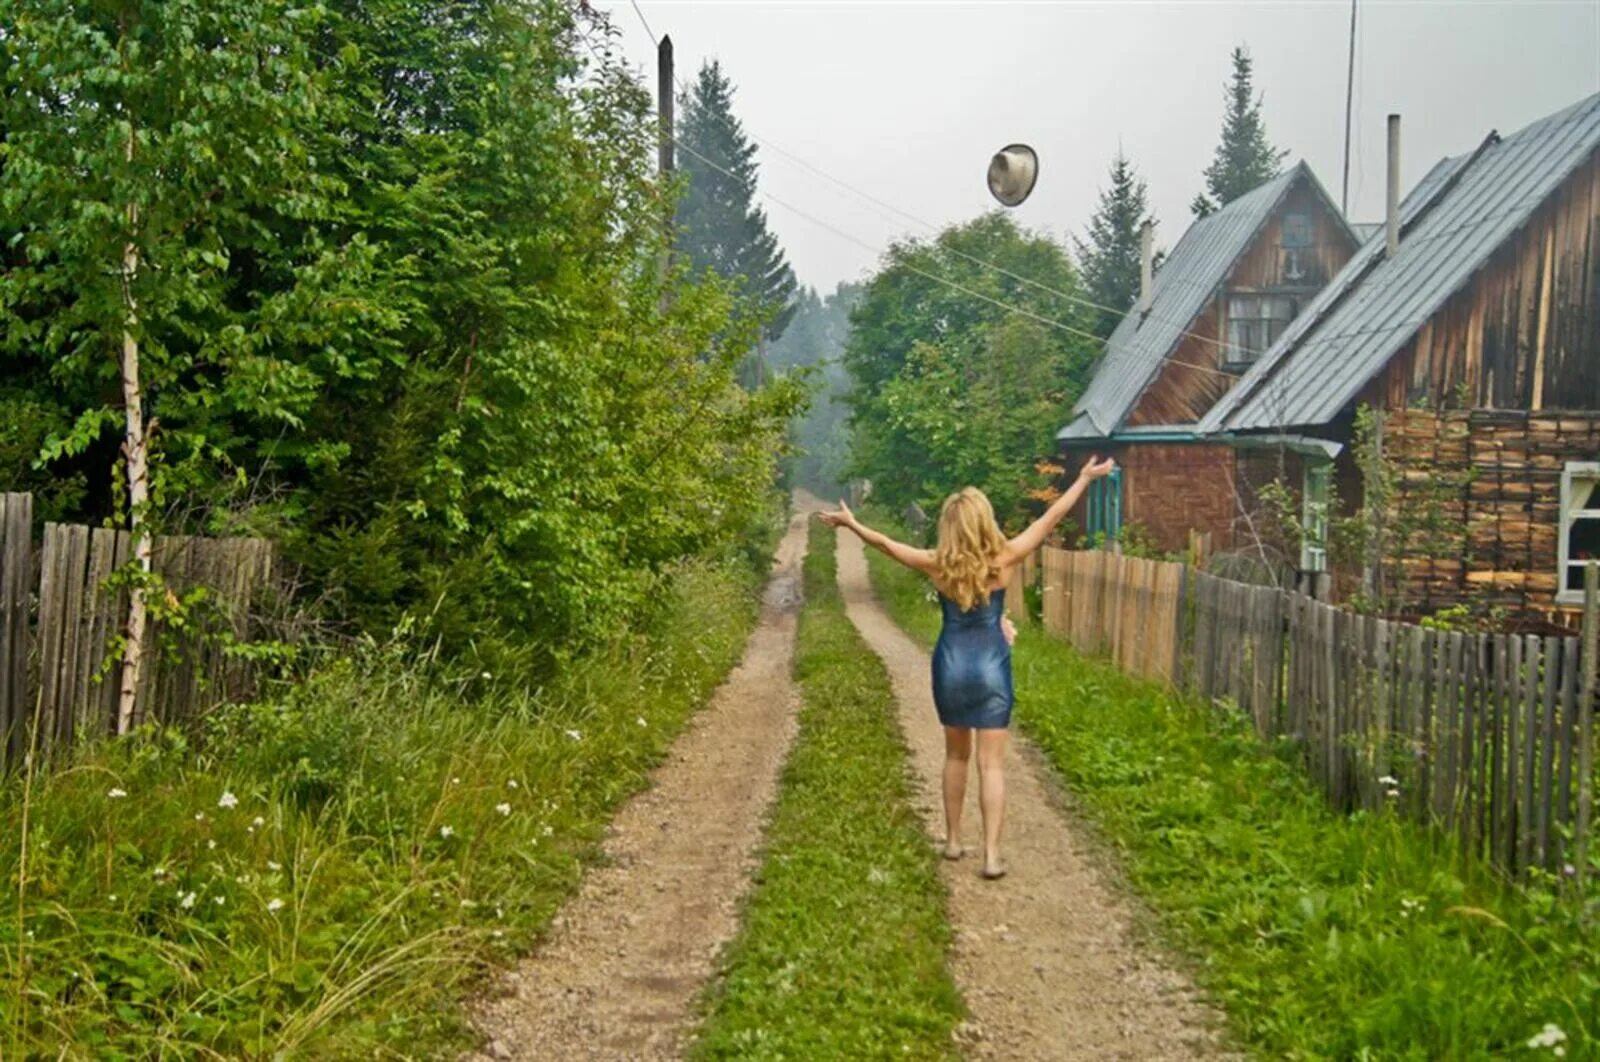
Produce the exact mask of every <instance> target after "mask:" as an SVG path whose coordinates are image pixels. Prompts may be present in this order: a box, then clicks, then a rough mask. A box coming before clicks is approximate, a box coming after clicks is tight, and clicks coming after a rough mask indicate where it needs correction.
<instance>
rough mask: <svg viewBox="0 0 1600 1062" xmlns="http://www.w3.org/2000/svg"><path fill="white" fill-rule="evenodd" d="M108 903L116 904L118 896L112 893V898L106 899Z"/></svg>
mask: <svg viewBox="0 0 1600 1062" xmlns="http://www.w3.org/2000/svg"><path fill="white" fill-rule="evenodd" d="M106 902H107V903H116V902H117V894H116V893H112V894H111V895H110V896H107V897H106Z"/></svg>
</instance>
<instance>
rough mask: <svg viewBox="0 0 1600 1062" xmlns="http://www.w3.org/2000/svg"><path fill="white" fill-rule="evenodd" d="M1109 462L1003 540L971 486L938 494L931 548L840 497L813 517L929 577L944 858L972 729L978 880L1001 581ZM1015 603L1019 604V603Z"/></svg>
mask: <svg viewBox="0 0 1600 1062" xmlns="http://www.w3.org/2000/svg"><path fill="white" fill-rule="evenodd" d="M1115 467H1116V464H1115V462H1114V461H1112V460H1111V459H1110V458H1107V459H1106V460H1104V461H1099V460H1095V459H1093V458H1091V459H1090V461H1089V462H1088V463H1087V464H1086V465H1084V467H1083V470H1082V471H1081V472H1079V473H1078V479H1077V481H1076V482H1075V483H1073V484H1072V487H1071V488H1070V489H1069V490H1068V491H1067V492H1066V493H1065V494H1063V495H1062V496H1061V497H1059V498H1057V499H1056V500H1055V501H1054V502H1053V503H1051V505H1050V508H1049V509H1047V510H1046V511H1045V514H1044V515H1043V516H1041V517H1039V519H1037V520H1035V521H1034V522H1033V523H1032V524H1031V525H1030V526H1029V527H1028V529H1027V530H1026V531H1024V532H1022V534H1020V535H1018V536H1017V537H1016V538H1013V539H1009V540H1008V539H1007V538H1006V537H1005V536H1004V535H1003V534H1001V532H1000V526H999V524H997V523H996V522H995V518H994V508H993V506H991V505H990V504H989V499H988V498H987V497H985V496H984V493H983V492H982V491H981V490H979V489H977V488H976V487H967V488H966V489H965V490H962V491H960V492H959V493H956V494H952V495H950V497H948V498H946V499H945V502H944V507H943V508H942V509H941V510H940V511H939V539H938V544H937V545H936V546H935V547H934V548H933V549H931V550H927V549H917V548H915V547H913V546H908V545H906V544H905V543H903V542H896V541H895V540H894V539H892V538H890V537H889V536H888V535H885V534H883V533H881V532H878V531H874V530H872V529H871V528H870V527H867V526H866V525H865V524H863V523H862V522H861V521H860V520H857V519H856V517H855V514H854V513H852V512H851V511H850V509H849V507H848V506H846V505H845V504H844V502H840V503H839V508H838V510H837V511H836V512H831V513H822V514H820V515H821V517H822V520H823V522H825V523H826V524H827V525H828V526H829V527H846V528H849V529H850V530H851V531H853V532H855V533H856V535H857V536H859V537H860V539H861V541H863V542H865V543H866V544H867V545H869V546H871V547H873V548H874V549H877V550H881V551H882V552H884V553H886V554H888V555H889V556H890V557H892V558H894V559H895V560H897V561H899V562H900V563H901V564H904V565H905V566H906V567H908V568H912V569H914V570H916V571H919V572H922V573H923V574H924V575H926V576H928V577H929V578H930V579H932V580H933V585H934V587H935V589H937V590H938V591H939V608H940V610H941V611H942V613H943V615H944V623H943V626H942V627H941V629H940V631H939V641H938V644H937V645H935V646H934V650H933V703H934V705H935V707H936V708H937V709H938V711H939V722H940V723H941V724H942V725H943V726H944V751H945V759H944V818H945V845H944V856H945V858H946V859H960V858H961V856H962V848H961V805H962V800H963V798H964V797H965V796H966V790H967V774H968V766H967V765H968V763H969V761H970V760H971V758H972V745H973V734H974V732H976V734H977V745H978V783H979V800H978V806H979V808H980V809H981V810H982V813H983V876H984V877H985V878H989V879H991V880H992V879H996V878H1001V877H1004V876H1005V868H1004V866H1003V865H1002V864H1001V862H1000V824H1001V818H1002V816H1003V814H1004V811H1005V792H1006V783H1005V772H1004V768H1003V766H1002V764H1003V762H1004V759H1005V751H1006V728H1007V727H1008V726H1009V725H1010V723H1011V704H1012V691H1011V646H1010V641H1011V637H1010V636H1011V633H1012V632H1011V631H1010V630H1009V627H1010V623H1009V622H1008V621H1005V619H1004V612H1005V585H1006V579H1007V576H1008V575H1009V574H1010V572H1011V569H1012V568H1013V567H1015V566H1016V565H1018V564H1020V563H1022V560H1023V558H1024V557H1027V556H1028V555H1029V554H1031V553H1033V551H1034V550H1036V549H1038V548H1039V547H1040V546H1042V545H1044V541H1045V539H1046V538H1048V537H1049V535H1050V532H1051V531H1053V530H1055V527H1056V525H1057V524H1059V523H1060V522H1061V521H1062V519H1063V518H1064V517H1065V516H1066V515H1067V513H1068V512H1069V511H1071V509H1072V507H1073V506H1074V505H1076V504H1077V503H1078V499H1079V498H1081V497H1082V496H1083V492H1084V491H1085V490H1086V489H1087V488H1088V486H1089V484H1090V483H1091V482H1092V481H1094V480H1096V479H1099V478H1100V477H1101V476H1104V475H1106V474H1107V473H1109V472H1110V471H1111V470H1112V469H1113V468H1115ZM1019 607H1020V605H1019Z"/></svg>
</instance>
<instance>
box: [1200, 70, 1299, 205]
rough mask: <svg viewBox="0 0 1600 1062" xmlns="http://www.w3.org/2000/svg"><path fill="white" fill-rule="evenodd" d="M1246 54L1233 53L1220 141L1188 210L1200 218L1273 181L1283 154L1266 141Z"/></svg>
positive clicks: (1259, 104)
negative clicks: (1198, 192)
mask: <svg viewBox="0 0 1600 1062" xmlns="http://www.w3.org/2000/svg"><path fill="white" fill-rule="evenodd" d="M1251 68H1252V64H1251V61H1250V53H1249V52H1247V51H1245V50H1244V49H1243V48H1235V49H1234V50H1233V80H1232V82H1231V83H1229V85H1228V87H1227V88H1226V89H1225V90H1224V99H1225V100H1226V101H1227V113H1226V114H1225V115H1224V116H1223V119H1222V140H1221V142H1220V143H1218V144H1217V154H1216V157H1215V158H1214V159H1212V161H1211V165H1210V166H1207V167H1206V190H1205V192H1202V193H1201V194H1200V195H1197V196H1195V199H1194V202H1193V203H1191V204H1190V209H1191V210H1193V211H1194V214H1195V217H1200V218H1203V217H1205V216H1206V215H1208V214H1211V213H1213V212H1215V211H1217V210H1220V209H1221V208H1223V207H1225V206H1227V205H1228V204H1229V203H1231V202H1233V201H1234V200H1235V199H1238V198H1239V197H1240V196H1241V195H1244V194H1245V193H1246V192H1248V191H1250V190H1251V189H1252V188H1255V187H1257V186H1259V185H1261V184H1262V183H1263V182H1265V181H1269V180H1271V179H1272V178H1274V177H1276V176H1277V175H1278V173H1279V172H1280V170H1281V169H1282V164H1283V160H1284V157H1285V156H1286V155H1287V154H1288V152H1287V151H1279V150H1278V149H1277V148H1275V147H1273V146H1272V142H1271V141H1270V140H1268V139H1267V127H1266V124H1265V123H1264V122H1263V121H1262V119H1261V99H1262V98H1261V97H1260V96H1258V95H1256V93H1255V89H1254V86H1253V84H1252V81H1251Z"/></svg>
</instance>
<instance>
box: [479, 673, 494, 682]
mask: <svg viewBox="0 0 1600 1062" xmlns="http://www.w3.org/2000/svg"><path fill="white" fill-rule="evenodd" d="M478 677H479V678H481V679H483V680H484V681H488V680H489V679H492V678H494V676H493V675H491V674H489V673H488V672H487V671H485V672H484V673H483V674H482V675H479V676H478Z"/></svg>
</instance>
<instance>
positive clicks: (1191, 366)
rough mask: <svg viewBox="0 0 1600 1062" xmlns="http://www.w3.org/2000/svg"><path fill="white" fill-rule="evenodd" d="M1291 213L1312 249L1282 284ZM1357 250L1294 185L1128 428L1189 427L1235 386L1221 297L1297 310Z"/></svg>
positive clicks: (1307, 188) (1307, 186)
mask: <svg viewBox="0 0 1600 1062" xmlns="http://www.w3.org/2000/svg"><path fill="white" fill-rule="evenodd" d="M1292 213H1306V214H1309V215H1310V217H1311V223H1312V246H1311V247H1309V248H1307V249H1306V250H1305V251H1304V252H1303V253H1302V254H1301V256H1300V266H1301V269H1302V270H1303V271H1304V276H1303V277H1302V279H1300V280H1298V281H1294V282H1290V281H1287V280H1285V279H1284V249H1283V247H1282V243H1283V219H1284V217H1285V215H1287V214H1292ZM1355 252H1356V244H1355V242H1354V240H1352V239H1351V238H1350V236H1349V235H1348V233H1347V232H1346V231H1345V228H1344V226H1343V225H1341V224H1340V223H1339V219H1338V217H1337V216H1336V215H1335V214H1334V213H1332V211H1331V210H1330V209H1329V207H1328V206H1327V205H1326V203H1325V202H1324V201H1323V198H1322V196H1321V195H1319V194H1318V193H1317V191H1316V190H1315V189H1314V188H1313V187H1312V185H1311V183H1310V182H1309V181H1306V180H1301V181H1299V182H1297V183H1296V184H1295V186H1294V187H1293V188H1291V189H1290V190H1289V193H1288V194H1287V195H1286V196H1284V199H1283V202H1282V203H1280V204H1279V205H1278V209H1277V210H1276V211H1274V213H1273V215H1272V217H1271V218H1270V219H1268V221H1267V224H1266V225H1265V226H1263V227H1262V230H1261V232H1260V233H1259V234H1258V235H1257V236H1256V238H1255V240H1254V241H1253V242H1252V243H1251V245H1250V247H1249V249H1248V250H1247V251H1246V252H1245V253H1244V255H1242V256H1241V257H1240V259H1239V261H1238V262H1236V263H1235V264H1234V267H1233V270H1232V271H1231V272H1230V273H1229V274H1228V276H1227V277H1226V278H1224V279H1223V281H1222V283H1221V284H1220V285H1219V287H1218V290H1217V293H1216V296H1215V297H1214V298H1213V299H1212V300H1211V301H1210V302H1209V303H1207V308H1206V309H1205V310H1204V311H1202V312H1201V313H1200V314H1199V315H1198V316H1197V317H1196V318H1195V320H1194V321H1192V322H1189V324H1188V325H1187V329H1188V331H1189V332H1190V333H1192V334H1191V335H1188V336H1185V337H1184V338H1183V339H1182V340H1181V341H1180V342H1179V343H1178V345H1177V346H1176V347H1175V348H1174V349H1173V351H1172V352H1171V354H1170V355H1169V360H1168V361H1167V362H1166V364H1165V365H1163V366H1162V369H1161V372H1160V373H1159V374H1158V375H1157V376H1156V378H1155V380H1153V381H1152V382H1151V383H1150V385H1149V386H1148V387H1146V388H1145V390H1144V393H1143V394H1142V395H1140V396H1139V400H1138V402H1136V403H1135V404H1134V407H1133V409H1132V410H1131V411H1130V412H1129V414H1128V424H1130V425H1140V424H1192V423H1194V422H1195V421H1197V420H1199V419H1200V418H1201V417H1203V416H1205V414H1206V412H1207V411H1208V410H1210V408H1211V407H1212V406H1213V405H1215V404H1216V402H1217V400H1218V399H1219V398H1221V397H1222V396H1223V395H1224V394H1226V393H1227V392H1228V390H1229V389H1230V388H1231V387H1232V386H1233V384H1234V383H1235V382H1236V381H1237V379H1238V377H1236V376H1233V375H1231V374H1224V373H1222V372H1221V368H1222V362H1223V360H1224V359H1223V357H1222V347H1221V345H1220V344H1221V341H1222V340H1224V339H1225V338H1226V337H1227V330H1228V328H1227V295H1228V294H1229V293H1230V292H1231V293H1248V292H1263V293H1267V292H1278V293H1286V294H1291V295H1294V296H1296V297H1297V300H1298V303H1299V304H1300V305H1304V304H1305V303H1306V302H1307V301H1309V300H1310V298H1311V296H1312V295H1314V294H1315V293H1316V292H1317V291H1318V290H1320V289H1321V288H1322V286H1323V285H1324V284H1326V283H1327V281H1328V280H1329V279H1330V278H1331V277H1332V276H1333V275H1334V274H1335V273H1337V272H1338V271H1339V270H1340V269H1341V268H1343V266H1344V264H1345V263H1346V262H1347V261H1349V260H1350V257H1351V256H1352V255H1354V254H1355Z"/></svg>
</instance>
